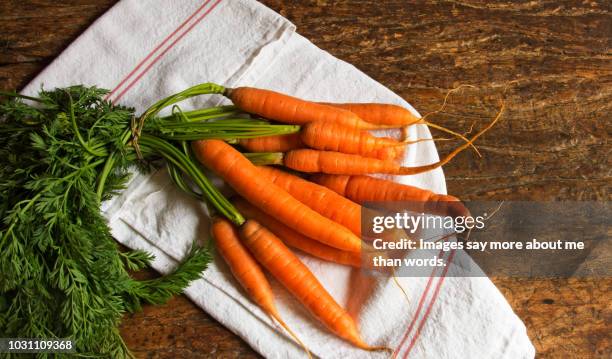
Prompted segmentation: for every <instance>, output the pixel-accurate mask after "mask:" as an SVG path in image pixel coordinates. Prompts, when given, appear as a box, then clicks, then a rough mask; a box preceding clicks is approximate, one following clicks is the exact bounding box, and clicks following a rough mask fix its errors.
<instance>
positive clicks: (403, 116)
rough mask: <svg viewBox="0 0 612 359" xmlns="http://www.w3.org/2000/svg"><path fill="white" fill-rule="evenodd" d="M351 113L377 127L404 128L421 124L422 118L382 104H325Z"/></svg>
mask: <svg viewBox="0 0 612 359" xmlns="http://www.w3.org/2000/svg"><path fill="white" fill-rule="evenodd" d="M323 104H325V105H328V106H334V107H338V108H341V109H344V110H348V111H351V112H352V113H354V114H356V115H357V116H359V117H360V118H361V119H362V120H364V121H367V122H370V123H373V124H376V125H392V126H396V127H404V126H410V125H414V124H416V123H419V121H420V120H421V119H420V118H418V117H416V116H415V115H413V114H412V112H410V111H409V110H408V109H406V108H403V107H401V106H398V105H392V104H382V103H323Z"/></svg>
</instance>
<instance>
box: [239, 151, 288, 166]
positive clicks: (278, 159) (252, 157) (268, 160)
mask: <svg viewBox="0 0 612 359" xmlns="http://www.w3.org/2000/svg"><path fill="white" fill-rule="evenodd" d="M242 154H243V155H244V157H246V158H248V159H249V161H251V162H252V163H253V164H254V165H256V166H269V165H282V164H283V157H284V155H283V153H282V152H244V153H242Z"/></svg>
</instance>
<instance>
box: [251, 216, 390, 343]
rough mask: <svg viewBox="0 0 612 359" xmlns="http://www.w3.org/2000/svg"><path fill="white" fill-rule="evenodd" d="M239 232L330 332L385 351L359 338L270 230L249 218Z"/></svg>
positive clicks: (349, 320) (352, 324) (348, 318)
mask: <svg viewBox="0 0 612 359" xmlns="http://www.w3.org/2000/svg"><path fill="white" fill-rule="evenodd" d="M240 234H241V238H242V239H243V242H244V244H245V245H246V246H247V248H248V249H249V251H250V252H251V253H252V254H253V256H254V257H255V258H256V259H257V261H258V262H259V263H261V265H262V266H264V267H265V268H266V269H267V270H268V271H269V272H270V273H271V274H272V275H273V276H274V278H276V279H277V280H278V281H279V282H280V283H281V284H282V285H283V286H285V288H287V290H289V292H291V294H293V296H294V297H295V298H296V299H297V300H298V301H299V302H300V303H302V305H304V306H305V307H306V308H307V309H308V310H309V311H310V313H311V314H312V315H313V316H314V317H316V318H317V319H318V320H319V321H320V322H321V323H323V324H324V325H325V326H326V327H327V328H328V329H329V330H331V331H332V332H333V333H334V334H336V335H337V336H339V337H340V338H342V339H344V340H346V341H348V342H349V343H351V344H353V345H355V346H357V347H358V348H361V349H365V350H388V349H387V348H385V347H372V346H369V345H368V344H366V343H365V342H364V341H363V339H361V336H360V335H359V332H358V330H357V325H356V324H355V322H354V321H353V319H352V318H351V316H350V315H349V314H348V313H347V312H346V311H345V310H344V309H343V308H342V307H341V306H340V305H339V304H338V303H337V302H336V301H335V300H334V298H333V297H332V296H331V295H330V294H329V293H328V292H327V291H326V290H325V288H324V287H323V286H322V285H321V283H320V282H319V281H318V280H317V278H316V277H315V276H314V274H312V272H311V271H310V270H309V269H308V268H307V267H306V266H305V265H304V264H303V263H302V262H301V261H300V260H299V258H298V257H297V256H296V255H295V254H293V252H291V250H290V249H289V248H287V247H286V246H285V245H284V244H283V242H282V241H281V240H280V239H278V237H276V236H275V235H274V234H273V233H272V232H270V231H269V230H268V229H266V228H265V227H263V226H261V224H259V223H258V222H257V221H255V220H252V219H249V220H247V221H246V222H245V224H244V225H243V226H242V227H241V229H240Z"/></svg>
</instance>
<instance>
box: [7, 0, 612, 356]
mask: <svg viewBox="0 0 612 359" xmlns="http://www.w3.org/2000/svg"><path fill="white" fill-rule="evenodd" d="M263 2H264V3H265V4H266V5H268V6H269V7H271V8H272V9H274V10H275V11H278V12H280V13H281V14H282V15H283V16H286V17H287V18H288V19H289V20H291V21H292V22H293V23H295V24H296V25H297V27H298V31H299V32H300V33H301V34H303V35H304V36H306V37H307V38H309V39H310V40H311V41H313V42H314V43H315V44H316V45H317V46H319V47H321V48H323V49H325V50H327V51H329V52H330V53H332V54H333V55H335V56H337V57H338V58H340V59H343V60H346V61H348V62H350V63H352V64H354V65H355V66H357V67H358V68H359V69H361V70H362V71H364V72H365V73H367V74H368V75H370V76H371V77H373V78H374V79H376V80H378V81H380V82H381V83H383V84H384V85H386V86H388V87H389V88H390V89H392V90H393V91H395V92H396V93H398V94H399V95H400V96H402V97H404V98H405V99H407V100H408V101H409V102H410V103H411V104H413V105H414V106H415V107H416V108H417V109H418V110H419V111H420V112H421V113H428V112H431V111H434V110H435V109H437V108H438V107H439V106H440V104H441V103H442V100H443V97H444V95H445V94H446V93H447V92H448V91H449V90H450V89H452V88H455V87H457V86H458V85H461V84H469V85H473V86H475V87H474V88H465V89H463V90H462V91H458V92H457V93H454V94H453V95H451V97H450V101H449V105H448V106H447V107H446V108H445V109H444V111H443V112H441V113H440V114H438V115H436V116H435V117H432V119H433V118H435V121H437V122H438V123H440V124H442V125H446V126H449V127H452V128H454V129H459V130H461V129H466V128H469V127H470V126H471V125H472V124H473V123H475V124H476V126H478V125H479V124H482V123H483V121H486V120H488V119H490V118H491V117H492V116H493V115H494V114H495V112H496V111H497V109H498V107H499V100H500V99H501V98H502V97H503V98H505V101H506V103H507V111H506V113H505V115H504V119H503V121H502V122H501V123H500V124H499V125H498V126H497V127H496V128H495V129H494V130H493V131H491V132H490V133H488V134H487V135H486V136H484V137H483V138H482V140H479V148H480V150H481V151H482V153H483V155H484V157H483V158H480V159H479V158H477V157H476V156H474V154H473V153H467V152H466V153H464V154H462V155H460V156H459V157H458V158H457V159H455V160H454V161H453V162H452V163H450V164H449V165H447V166H446V167H445V174H446V178H447V183H448V189H449V192H450V193H452V194H455V195H457V196H459V197H461V198H464V199H499V200H501V199H523V200H610V199H611V198H610V196H611V194H610V187H611V186H610V185H611V174H610V169H611V168H612V167H611V166H610V164H611V161H610V159H611V158H612V156H611V147H610V145H609V143H608V139H609V137H610V133H611V132H612V131H611V125H612V121H611V114H612V111H611V109H612V52H611V51H612V50H611V49H610V48H611V45H612V14H611V11H612V9H611V5H610V2H609V1H606V0H601V1H510V0H508V1H496V2H494V3H490V2H488V1H484V0H482V1H475V0H465V1H430V2H422V1H405V0H393V1H374V0H364V1H323V0H321V1H298V0H291V1H290V0H265V1H263ZM114 3H115V1H114V0H66V1H61V2H57V1H52V0H27V1H26V0H19V1H17V0H14V1H7V0H4V1H1V2H0V23H1V26H0V89H4V90H9V89H20V88H22V87H23V86H24V85H25V84H26V83H27V82H28V81H29V80H31V79H32V78H33V76H35V75H36V74H37V73H38V72H39V71H40V70H42V69H43V68H44V67H45V65H47V64H48V63H49V62H50V61H51V60H53V58H54V57H56V56H57V55H58V54H59V53H60V52H61V51H62V49H63V48H65V47H66V46H67V45H68V44H69V43H70V42H71V41H72V40H74V39H75V38H76V37H77V36H78V35H79V33H80V32H82V31H83V30H84V29H85V28H87V26H88V25H89V24H91V23H92V22H93V21H94V20H95V19H96V18H97V17H98V16H99V15H101V14H102V13H104V11H106V10H107V9H108V8H109V7H110V6H112V5H113V4H114ZM451 146H452V145H451V144H447V143H440V145H439V150H440V152H441V153H445V152H448V151H449V150H450V148H451ZM147 275H149V276H153V275H154V273H148V274H147ZM493 280H494V282H495V284H496V285H497V286H498V288H499V289H500V290H501V291H502V292H503V293H504V295H505V296H506V298H507V299H508V301H509V302H510V304H511V305H512V307H513V308H514V310H515V312H516V313H517V314H518V315H519V317H520V318H521V319H523V320H524V322H525V324H526V326H527V328H528V333H529V336H530V338H531V339H532V341H533V344H534V345H535V347H536V349H537V351H538V353H539V357H543V358H544V357H545V358H559V357H581V358H588V357H610V356H611V355H612V353H611V349H610V348H611V344H610V332H612V327H611V323H612V314H611V312H612V308H611V302H610V292H611V289H612V281H611V280H610V279H605V280H595V279H572V280H544V279H540V280H538V279H509V278H493ZM122 334H123V336H124V338H125V339H126V341H127V343H128V345H129V347H130V348H132V350H133V351H134V353H135V354H137V356H138V357H149V358H176V357H187V358H188V357H194V358H195V357H215V358H216V357H224V358H238V357H241V358H243V357H256V354H254V353H253V351H252V350H251V349H250V348H249V347H248V346H247V345H246V344H244V342H243V341H242V340H240V339H239V338H237V337H236V336H235V335H233V334H232V333H230V332H229V331H228V330H227V329H225V328H223V327H222V326H221V325H220V324H219V323H217V322H216V321H215V320H213V319H212V318H210V317H209V316H208V315H206V314H205V313H204V312H202V311H201V310H199V309H198V308H197V307H195V306H194V305H193V304H192V303H191V302H189V301H188V300H187V299H186V298H184V297H178V298H175V299H173V300H172V301H171V302H170V303H168V304H167V305H164V306H159V307H146V308H145V309H144V311H143V312H142V313H138V314H135V315H133V316H129V317H126V319H125V320H124V322H123V325H122Z"/></svg>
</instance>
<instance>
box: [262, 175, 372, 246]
mask: <svg viewBox="0 0 612 359" xmlns="http://www.w3.org/2000/svg"><path fill="white" fill-rule="evenodd" d="M258 170H259V175H260V176H262V177H263V178H265V179H266V180H268V181H270V182H272V183H274V184H275V185H277V186H279V187H280V188H282V189H284V190H285V191H287V192H288V193H289V194H290V195H292V196H293V197H295V199H297V200H298V201H300V202H302V203H304V204H305V205H307V206H308V207H310V208H312V209H313V210H315V211H316V212H318V213H320V214H321V215H323V216H325V217H327V218H329V219H331V220H332V221H334V222H337V223H339V224H341V225H343V226H344V227H346V228H348V229H350V230H351V231H352V232H353V233H355V234H356V235H357V236H361V222H360V221H361V206H360V205H358V204H357V203H355V202H353V201H351V200H349V199H346V198H345V197H343V196H341V195H339V194H337V193H336V192H334V191H331V190H329V189H328V188H326V187H323V186H320V185H318V184H316V183H312V182H310V181H307V180H305V179H302V178H300V177H298V176H294V175H292V174H290V173H287V172H285V171H281V170H279V169H276V168H273V167H267V166H261V167H258Z"/></svg>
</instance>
